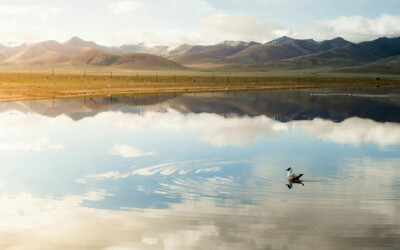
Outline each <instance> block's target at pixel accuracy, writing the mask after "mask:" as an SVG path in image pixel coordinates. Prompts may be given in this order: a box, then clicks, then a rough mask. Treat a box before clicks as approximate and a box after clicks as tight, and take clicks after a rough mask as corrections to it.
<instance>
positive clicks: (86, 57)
mask: <svg viewBox="0 0 400 250" xmlns="http://www.w3.org/2000/svg"><path fill="white" fill-rule="evenodd" d="M71 63H72V64H73V65H85V64H86V65H97V66H118V67H129V68H141V69H150V68H154V69H183V67H182V66H181V65H179V64H177V63H175V62H172V61H170V60H168V59H165V58H163V57H160V56H156V55H151V54H144V53H129V54H124V55H117V54H112V53H109V52H106V51H102V50H99V49H91V50H88V51H85V52H83V53H82V54H80V55H78V56H76V57H74V58H73V59H72V60H71Z"/></svg>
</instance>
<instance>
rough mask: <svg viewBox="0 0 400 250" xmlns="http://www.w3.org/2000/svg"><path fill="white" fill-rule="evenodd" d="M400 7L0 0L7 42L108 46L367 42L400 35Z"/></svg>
mask: <svg viewBox="0 0 400 250" xmlns="http://www.w3.org/2000/svg"><path fill="white" fill-rule="evenodd" d="M343 6H346V7H343ZM399 10H400V2H398V1H395V0H383V1H379V2H378V1H373V0H361V1H357V2H355V1H350V0H338V1H335V3H332V2H331V1H316V0H304V1H301V2H299V1H295V0H282V1H279V3H277V2H276V1H270V0H266V1H261V0H251V1H243V0H227V1H222V0H214V1H211V0H169V1H160V0H147V1H144V0H118V1H111V0H99V1H93V0H81V1H76V0H72V1H68V2H66V1H63V0H55V1H52V2H51V3H49V2H48V1H44V0H38V1H35V3H34V4H32V3H31V2H29V1H27V0H16V1H13V2H12V3H6V2H5V1H3V0H0V20H1V22H0V44H4V45H9V46H15V45H18V44H23V43H27V44H30V43H36V42H41V41H45V40H56V41H59V42H64V41H67V40H68V39H70V38H71V37H73V36H78V37H81V38H82V39H84V40H91V41H95V42H97V43H99V44H103V45H107V46H119V45H122V44H138V43H142V42H144V43H147V44H150V45H167V46H172V47H173V46H177V45H179V44H184V43H186V44H215V43H219V42H221V41H224V40H235V41H236V40H241V41H247V42H249V41H256V42H261V43H265V42H268V41H270V40H273V39H276V38H278V37H281V36H285V35H286V36H289V37H293V38H299V39H308V38H312V39H315V40H317V41H321V40H326V39H332V38H335V37H343V38H344V39H346V40H349V41H351V42H362V41H369V40H374V39H376V38H379V37H384V36H386V37H396V36H400V26H399V25H398V24H399V23H400V13H399V12H400V11H399Z"/></svg>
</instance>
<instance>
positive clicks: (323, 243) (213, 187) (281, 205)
mask: <svg viewBox="0 0 400 250" xmlns="http://www.w3.org/2000/svg"><path fill="white" fill-rule="evenodd" d="M347 92H351V93H353V94H355V95H353V96H345V95H332V94H335V93H347ZM399 92H400V91H399V88H395V87H391V88H379V89H376V88H363V89H350V88H348V89H340V90H331V89H320V90H287V91H265V92H226V93H206V94H184V95H180V94H167V95H147V96H146V95H139V96H133V97H106V98H84V99H65V100H64V99H63V100H58V99H55V100H43V101H32V102H30V101H27V102H17V103H1V104H0V136H1V138H2V140H1V142H0V162H1V165H0V169H1V174H0V187H1V188H0V192H1V193H0V206H1V208H2V209H1V212H0V239H1V240H0V248H17V249H18V248H19V249H62V248H66V249H71V248H73V249H75V248H85V249H89V248H93V249H99V248H100V249H103V248H104V249H108V248H110V249H111V248H124V249H147V248H151V249H191V248H195V249H216V248H226V249H282V248H283V249H337V248H345V249H349V248H351V249H365V248H371V249H396V248H399V246H400V245H399V242H400V240H399V237H400V225H399V223H398V222H399V219H400V217H399V215H400V194H399V192H398V191H399V188H400V185H399V183H400V182H399V177H398V176H399V175H400V170H399V167H398V166H400V164H399V163H400V154H399V153H400V112H398V110H400V109H399V107H400V100H399V99H398V98H397V97H396V96H394V97H393V96H390V95H388V94H396V93H399ZM311 94H313V95H311ZM287 166H293V167H294V168H295V169H296V170H301V171H302V172H304V173H305V175H304V177H302V178H304V182H306V185H304V186H301V185H297V186H296V187H294V185H293V188H292V189H291V190H288V186H286V184H287V180H286V172H285V171H284V170H285V169H286V168H287ZM49 239H51V240H49Z"/></svg>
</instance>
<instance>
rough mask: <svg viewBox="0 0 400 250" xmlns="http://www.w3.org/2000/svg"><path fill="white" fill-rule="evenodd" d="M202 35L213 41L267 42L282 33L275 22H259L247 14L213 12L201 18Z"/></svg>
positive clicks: (280, 27) (279, 26)
mask: <svg viewBox="0 0 400 250" xmlns="http://www.w3.org/2000/svg"><path fill="white" fill-rule="evenodd" d="M202 28H203V29H204V35H206V36H207V37H209V38H210V39H213V40H214V41H213V42H216V41H223V40H243V41H259V42H267V41H269V40H271V39H274V38H276V37H277V32H278V33H279V32H280V33H282V29H283V28H282V26H281V25H279V24H277V23H261V22H258V21H256V20H255V19H254V18H253V17H252V16H250V15H247V14H234V15H227V14H214V15H211V16H209V17H207V18H205V19H203V20H202Z"/></svg>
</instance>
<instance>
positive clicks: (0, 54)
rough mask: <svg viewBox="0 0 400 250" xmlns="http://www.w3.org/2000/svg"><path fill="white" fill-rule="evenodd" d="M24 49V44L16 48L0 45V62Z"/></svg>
mask: <svg viewBox="0 0 400 250" xmlns="http://www.w3.org/2000/svg"><path fill="white" fill-rule="evenodd" d="M25 48H26V45H25V44H22V45H20V46H16V47H9V46H4V45H0V61H3V60H5V59H7V58H9V57H11V56H13V55H15V54H17V53H19V52H20V51H22V50H23V49H25Z"/></svg>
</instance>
